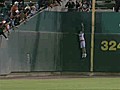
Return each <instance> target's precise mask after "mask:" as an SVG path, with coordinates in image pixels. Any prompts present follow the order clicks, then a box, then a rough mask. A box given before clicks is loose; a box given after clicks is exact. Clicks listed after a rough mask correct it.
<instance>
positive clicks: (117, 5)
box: [115, 0, 120, 12]
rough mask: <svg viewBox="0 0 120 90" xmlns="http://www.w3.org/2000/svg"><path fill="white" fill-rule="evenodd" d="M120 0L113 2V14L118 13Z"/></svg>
mask: <svg viewBox="0 0 120 90" xmlns="http://www.w3.org/2000/svg"><path fill="white" fill-rule="evenodd" d="M119 8H120V0H115V12H119Z"/></svg>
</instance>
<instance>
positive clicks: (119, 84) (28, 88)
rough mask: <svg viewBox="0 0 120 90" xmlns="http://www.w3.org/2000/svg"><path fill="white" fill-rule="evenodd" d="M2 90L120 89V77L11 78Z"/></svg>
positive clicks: (3, 81)
mask: <svg viewBox="0 0 120 90" xmlns="http://www.w3.org/2000/svg"><path fill="white" fill-rule="evenodd" d="M0 90H120V78H76V79H9V80H0Z"/></svg>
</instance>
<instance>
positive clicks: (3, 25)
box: [0, 21, 8, 40]
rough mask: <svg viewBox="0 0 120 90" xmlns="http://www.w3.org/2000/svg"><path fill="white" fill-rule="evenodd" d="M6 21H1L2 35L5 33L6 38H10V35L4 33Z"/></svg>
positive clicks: (0, 31) (0, 32) (0, 29)
mask: <svg viewBox="0 0 120 90" xmlns="http://www.w3.org/2000/svg"><path fill="white" fill-rule="evenodd" d="M5 23H6V21H2V22H0V35H3V36H4V37H5V39H6V40H8V37H7V36H6V35H5V34H4V29H5Z"/></svg>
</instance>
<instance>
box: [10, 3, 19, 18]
mask: <svg viewBox="0 0 120 90" xmlns="http://www.w3.org/2000/svg"><path fill="white" fill-rule="evenodd" d="M16 10H18V2H15V3H14V5H13V6H12V7H11V10H10V12H11V16H10V17H11V18H14V16H15V15H16V12H15V11H16Z"/></svg>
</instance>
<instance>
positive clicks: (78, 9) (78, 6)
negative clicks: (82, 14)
mask: <svg viewBox="0 0 120 90" xmlns="http://www.w3.org/2000/svg"><path fill="white" fill-rule="evenodd" d="M80 10H82V3H81V2H80V1H79V0H76V11H80Z"/></svg>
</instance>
